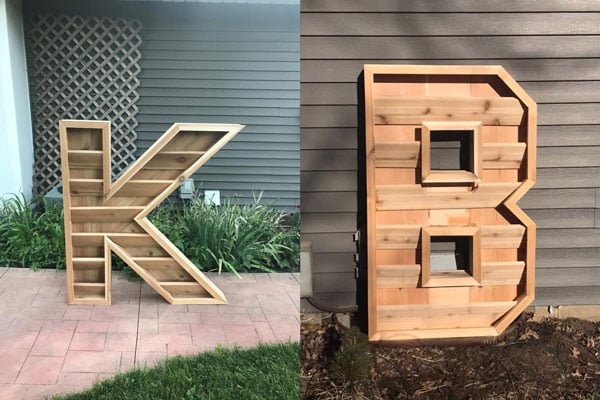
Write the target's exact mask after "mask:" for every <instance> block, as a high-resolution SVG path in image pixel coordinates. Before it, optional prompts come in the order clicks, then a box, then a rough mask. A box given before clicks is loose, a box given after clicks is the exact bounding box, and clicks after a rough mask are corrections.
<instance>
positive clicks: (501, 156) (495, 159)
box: [482, 143, 526, 169]
mask: <svg viewBox="0 0 600 400" xmlns="http://www.w3.org/2000/svg"><path fill="white" fill-rule="evenodd" d="M525 148H526V145H525V143H484V144H483V145H482V152H483V155H482V157H483V169H510V168H519V167H520V166H521V161H522V160H523V154H524V153H525Z"/></svg>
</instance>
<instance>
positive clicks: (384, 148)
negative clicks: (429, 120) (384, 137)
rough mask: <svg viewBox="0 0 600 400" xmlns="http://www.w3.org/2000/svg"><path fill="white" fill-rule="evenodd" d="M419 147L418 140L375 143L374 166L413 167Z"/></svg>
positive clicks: (417, 156)
mask: <svg viewBox="0 0 600 400" xmlns="http://www.w3.org/2000/svg"><path fill="white" fill-rule="evenodd" d="M420 148H421V144H420V143H419V142H405V143H393V142H390V143H384V142H379V143H375V152H374V154H373V159H374V164H375V167H396V168H415V167H416V166H417V160H418V159H419V149H420Z"/></svg>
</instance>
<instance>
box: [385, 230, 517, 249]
mask: <svg viewBox="0 0 600 400" xmlns="http://www.w3.org/2000/svg"><path fill="white" fill-rule="evenodd" d="M446 230H447V233H448V235H452V232H453V231H452V227H448V228H446ZM524 233H525V227H524V226H521V225H483V226H481V247H482V248H484V249H516V248H518V247H519V246H520V245H521V242H522V241H523V235H524ZM420 234H421V228H420V226H419V225H378V226H377V229H376V242H377V249H416V248H417V245H418V243H419V237H420Z"/></svg>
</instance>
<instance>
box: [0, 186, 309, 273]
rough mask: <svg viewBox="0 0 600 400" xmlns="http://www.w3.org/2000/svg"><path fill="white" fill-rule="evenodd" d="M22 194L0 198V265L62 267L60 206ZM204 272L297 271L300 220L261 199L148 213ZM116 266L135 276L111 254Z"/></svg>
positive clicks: (194, 203)
mask: <svg viewBox="0 0 600 400" xmlns="http://www.w3.org/2000/svg"><path fill="white" fill-rule="evenodd" d="M37 203H38V204H37V205H36V203H35V202H29V201H27V199H26V198H25V196H24V195H20V196H14V197H12V198H9V199H7V200H0V265H4V266H18V267H31V268H34V269H36V268H64V267H65V247H64V246H65V239H64V223H63V209H62V206H61V205H57V204H52V203H49V202H46V201H45V200H43V199H42V200H41V201H38V202H37ZM150 219H151V220H152V222H153V223H154V224H155V225H156V226H157V227H158V229H160V230H161V231H162V232H163V233H164V234H165V235H166V236H167V237H168V238H169V239H170V240H171V241H172V242H173V243H174V244H175V245H176V246H177V247H178V248H179V249H180V250H181V251H183V253H184V254H186V255H187V256H188V257H189V258H190V260H191V261H192V262H194V264H196V265H197V266H198V267H199V268H200V269H201V270H203V271H219V272H220V271H222V270H226V271H230V272H234V273H237V272H245V271H251V270H260V271H274V270H283V271H286V270H297V269H298V266H299V245H300V219H299V215H298V213H294V214H291V215H289V216H286V215H285V214H283V213H281V212H280V211H277V210H275V209H273V208H271V207H268V206H264V205H261V204H259V203H258V199H257V200H256V201H255V202H254V203H253V204H251V205H241V204H237V203H235V202H233V201H228V202H227V203H226V204H225V205H222V206H213V205H207V204H205V203H204V202H203V201H201V200H199V199H194V200H192V201H191V202H189V203H186V204H184V205H183V207H178V206H175V205H173V204H167V205H163V206H161V207H159V208H158V209H157V210H156V211H155V212H154V213H153V214H152V215H151V217H150ZM113 268H114V269H124V270H126V271H128V272H129V273H130V275H135V274H134V273H133V272H131V271H130V270H129V267H126V265H125V263H123V262H122V261H120V259H117V258H116V257H113Z"/></svg>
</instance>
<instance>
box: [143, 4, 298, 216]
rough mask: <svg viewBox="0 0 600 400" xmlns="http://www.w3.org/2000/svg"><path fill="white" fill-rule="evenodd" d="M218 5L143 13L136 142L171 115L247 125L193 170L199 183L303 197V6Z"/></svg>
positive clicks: (281, 200)
mask: <svg viewBox="0 0 600 400" xmlns="http://www.w3.org/2000/svg"><path fill="white" fill-rule="evenodd" d="M167 4H169V6H170V7H171V8H173V7H177V6H176V4H173V3H167ZM219 6H221V8H222V9H223V11H221V12H219V11H218V7H216V6H214V5H210V6H209V5H199V6H198V5H197V6H196V7H190V8H189V10H190V12H189V13H188V14H187V15H185V16H180V15H171V16H169V14H157V13H156V14H151V13H147V14H146V15H144V16H142V18H141V20H142V24H143V28H142V33H141V34H142V40H143V45H142V60H141V67H142V72H141V75H140V82H141V83H140V88H139V89H138V90H139V94H140V99H139V101H138V103H137V104H138V108H139V113H138V122H139V126H138V128H137V131H138V141H137V145H138V149H139V151H143V150H145V149H146V148H147V147H148V146H150V145H151V144H152V142H153V141H154V140H155V139H156V138H157V137H158V136H159V135H160V134H161V133H162V132H164V130H165V129H166V128H167V127H168V126H169V125H170V124H171V123H172V122H173V121H184V122H188V121H189V122H192V121H194V122H219V123H239V124H244V125H246V127H245V128H244V129H243V130H242V131H241V132H240V133H239V134H238V135H237V137H236V138H235V139H234V140H233V141H232V142H230V143H229V144H228V145H227V146H225V148H223V149H222V150H221V151H220V152H219V153H217V154H216V155H215V156H214V157H213V158H212V159H211V160H210V161H209V162H208V163H207V164H206V165H205V166H204V167H202V168H201V169H200V170H199V171H198V173H197V174H196V175H194V177H195V179H196V181H197V183H196V186H197V187H198V186H199V185H201V188H202V189H209V190H221V191H222V193H221V196H223V192H224V194H225V195H234V194H236V195H238V196H241V197H242V198H243V199H245V200H247V201H250V200H252V197H253V195H258V194H259V192H261V191H264V194H263V198H264V199H265V200H266V201H267V202H276V204H278V205H279V206H283V207H287V208H293V207H295V206H296V205H297V204H299V201H300V199H299V194H300V187H299V185H300V177H299V167H300V152H299V149H300V145H299V141H300V138H299V124H300V110H299V108H300V101H299V100H300V83H299V80H300V71H299V68H300V63H299V59H300V55H299V51H300V49H299V39H298V38H299V8H298V6H273V5H254V6H249V5H243V4H240V5H236V6H230V5H224V4H220V5H219ZM146 7H148V6H146ZM213 9H214V11H213ZM253 192H254V193H253Z"/></svg>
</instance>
